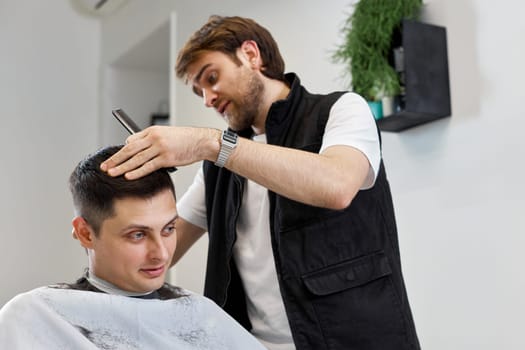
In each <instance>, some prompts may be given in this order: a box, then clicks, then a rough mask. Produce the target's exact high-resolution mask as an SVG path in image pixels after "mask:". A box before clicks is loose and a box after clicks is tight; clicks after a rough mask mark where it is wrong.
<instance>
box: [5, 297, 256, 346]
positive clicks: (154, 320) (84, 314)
mask: <svg viewBox="0 0 525 350" xmlns="http://www.w3.org/2000/svg"><path fill="white" fill-rule="evenodd" d="M184 292H185V294H186V295H184V296H181V297H178V298H175V299H168V300H158V299H140V298H131V297H125V296H118V295H109V294H105V293H97V292H88V291H81V290H73V289H60V288H53V287H41V288H37V289H34V290H32V291H29V292H27V293H23V294H20V295H18V296H16V297H15V298H13V299H12V300H11V301H9V302H8V303H7V304H6V305H5V306H4V307H3V308H2V309H0V347H1V348H2V349H23V350H26V349H75V350H77V349H78V350H80V349H155V350H160V349H199V350H204V349H213V350H217V349H228V350H230V349H242V350H253V349H264V347H263V346H262V345H261V344H260V343H259V342H258V341H257V340H256V339H255V338H254V337H253V336H252V335H251V334H250V333H248V332H247V331H246V330H245V329H244V328H242V326H240V325H239V324H238V323H237V322H235V321H234V320H233V318H231V317H230V316H229V315H228V314H227V313H225V312H224V311H223V310H222V309H221V308H219V307H218V306H217V305H216V304H215V303H213V302H212V301H211V300H209V299H207V298H205V297H203V296H200V295H197V294H194V293H191V292H189V291H186V290H184Z"/></svg>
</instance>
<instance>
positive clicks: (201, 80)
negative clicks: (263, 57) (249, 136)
mask: <svg viewBox="0 0 525 350" xmlns="http://www.w3.org/2000/svg"><path fill="white" fill-rule="evenodd" d="M237 57H239V59H240V60H241V65H240V66H239V65H237V63H236V62H234V61H232V59H231V58H230V57H228V56H227V55H225V54H224V53H222V52H217V51H210V52H207V53H204V54H203V55H202V56H201V57H200V58H199V59H198V60H197V61H196V62H194V63H193V64H191V65H190V66H189V69H188V79H189V82H190V84H191V85H192V88H193V91H194V92H195V93H196V94H197V95H198V96H200V97H202V98H203V102H204V105H205V106H206V107H212V108H215V110H216V111H217V112H218V113H219V114H220V115H221V116H222V117H223V118H224V119H225V120H226V122H227V123H228V126H229V127H230V128H232V129H233V130H237V131H239V130H242V129H246V128H248V127H250V126H252V125H255V124H256V121H257V118H261V117H264V116H262V115H260V114H261V108H260V106H261V103H262V94H263V91H264V85H263V83H262V81H261V78H260V77H259V75H258V74H257V72H258V71H257V70H256V69H254V68H253V67H252V66H251V65H250V62H249V61H248V59H247V57H245V56H244V55H243V53H242V52H241V51H240V50H239V51H238V54H237Z"/></svg>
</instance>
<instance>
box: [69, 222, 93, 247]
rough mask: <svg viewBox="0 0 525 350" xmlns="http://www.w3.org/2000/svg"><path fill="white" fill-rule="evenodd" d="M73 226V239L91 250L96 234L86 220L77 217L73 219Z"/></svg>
mask: <svg viewBox="0 0 525 350" xmlns="http://www.w3.org/2000/svg"><path fill="white" fill-rule="evenodd" d="M71 224H72V225H73V232H72V234H73V237H74V238H76V239H78V240H79V241H80V245H81V246H82V247H84V248H86V249H91V248H92V247H93V239H94V237H95V234H94V232H93V229H92V228H91V227H90V226H89V224H88V223H87V222H86V220H84V218H83V217H81V216H77V217H75V218H74V219H73V221H72V223H71Z"/></svg>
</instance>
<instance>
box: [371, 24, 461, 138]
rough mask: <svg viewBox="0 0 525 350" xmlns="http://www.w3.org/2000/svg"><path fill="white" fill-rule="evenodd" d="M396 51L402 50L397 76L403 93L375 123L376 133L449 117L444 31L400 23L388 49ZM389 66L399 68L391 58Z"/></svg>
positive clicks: (435, 27)
mask: <svg viewBox="0 0 525 350" xmlns="http://www.w3.org/2000/svg"><path fill="white" fill-rule="evenodd" d="M396 47H402V48H403V49H402V52H403V54H402V62H401V66H402V68H401V69H402V73H400V74H402V79H401V81H402V83H404V90H405V92H404V95H403V96H401V97H400V98H399V99H398V101H399V104H398V107H397V108H396V111H395V112H394V113H393V114H391V115H389V116H385V117H383V118H382V119H379V120H378V126H379V129H381V130H383V131H394V132H397V131H402V130H405V129H408V128H412V127H414V126H417V125H420V124H424V123H428V122H431V121H433V120H436V119H440V118H444V117H448V116H450V115H451V107H450V86H449V74H448V53H447V34H446V29H445V28H444V27H440V26H436V25H432V24H427V23H423V22H419V21H414V20H404V21H403V23H402V26H401V30H400V31H399V32H398V33H396V34H395V35H394V38H393V42H392V48H396ZM392 65H393V66H397V65H399V64H395V63H394V58H393V57H392ZM398 70H399V69H398Z"/></svg>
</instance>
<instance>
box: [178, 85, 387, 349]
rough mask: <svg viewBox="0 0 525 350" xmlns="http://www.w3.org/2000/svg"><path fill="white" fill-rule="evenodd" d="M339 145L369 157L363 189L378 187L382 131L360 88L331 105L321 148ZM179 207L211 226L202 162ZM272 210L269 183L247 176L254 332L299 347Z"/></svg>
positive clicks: (244, 254)
mask: <svg viewBox="0 0 525 350" xmlns="http://www.w3.org/2000/svg"><path fill="white" fill-rule="evenodd" d="M253 141H255V142H261V143H266V135H264V134H263V135H257V136H255V137H254V138H253ZM335 145H346V146H351V147H354V148H357V149H358V150H360V151H361V152H362V153H363V154H364V155H365V156H366V157H367V158H368V161H369V163H370V169H369V173H368V176H367V178H366V180H365V182H364V184H363V186H362V187H361V189H367V188H370V187H372V186H373V185H374V183H375V179H376V177H377V172H378V171H379V164H380V159H381V152H380V147H379V137H378V134H377V129H376V125H375V121H374V118H373V116H372V113H371V111H370V108H369V107H368V104H367V103H366V101H365V100H364V99H363V98H362V97H360V96H359V95H357V94H354V93H346V94H344V95H342V96H341V97H340V98H339V99H338V100H337V101H336V103H334V105H333V106H332V108H331V110H330V115H329V117H328V121H327V124H326V128H325V133H324V135H323V142H322V145H321V150H320V153H322V152H323V151H324V150H325V149H326V148H328V147H330V146H335ZM177 209H178V213H179V215H180V217H182V218H184V219H185V220H187V221H189V222H191V223H192V224H194V225H197V226H199V227H202V228H204V229H207V223H206V206H205V194H204V174H203V171H202V168H201V169H200V170H199V171H198V173H197V175H196V176H195V179H194V182H193V183H192V185H191V186H190V188H189V189H188V191H186V193H185V194H184V196H183V197H182V198H181V199H180V201H178V204H177ZM269 215H270V214H269V200H268V191H267V189H266V188H264V187H262V186H260V185H258V184H257V183H255V182H253V181H250V180H247V181H246V185H245V187H244V194H243V201H242V205H241V209H240V212H239V218H238V221H237V240H236V242H235V245H234V247H233V257H234V259H235V263H236V265H237V267H238V270H239V274H240V276H241V279H242V281H243V285H244V289H245V291H246V304H247V308H248V316H249V318H250V321H251V323H252V326H253V329H252V334H253V335H254V336H255V337H256V338H257V339H259V341H261V342H262V344H263V345H265V346H266V347H267V348H268V349H271V350H290V349H295V345H294V344H293V339H292V334H291V331H290V326H289V324H288V318H287V316H286V312H285V309H284V304H283V300H282V296H281V293H280V291H279V283H278V281H277V272H276V269H275V261H274V257H273V253H272V246H271V237H270V223H269Z"/></svg>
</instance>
